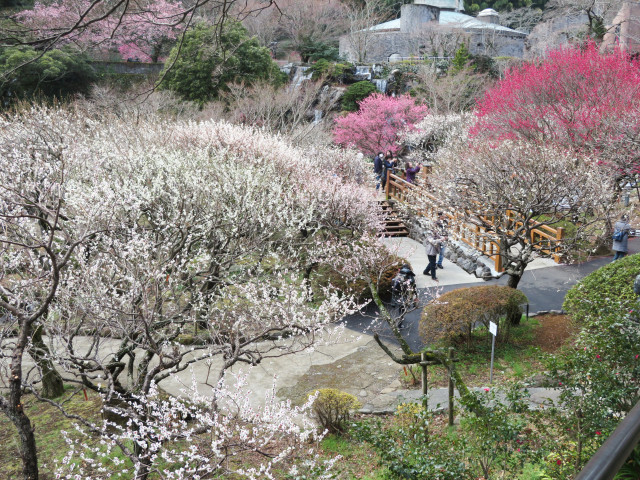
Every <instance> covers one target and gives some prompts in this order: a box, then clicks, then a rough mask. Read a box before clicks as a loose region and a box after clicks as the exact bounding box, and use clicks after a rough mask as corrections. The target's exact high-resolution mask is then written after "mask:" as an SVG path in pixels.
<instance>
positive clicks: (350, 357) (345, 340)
mask: <svg viewBox="0 0 640 480" xmlns="http://www.w3.org/2000/svg"><path fill="white" fill-rule="evenodd" d="M389 243H390V244H392V245H395V246H397V247H398V249H399V251H400V253H402V255H403V256H405V257H407V258H408V260H409V261H411V263H412V264H413V266H414V269H415V270H417V271H419V272H420V273H419V275H418V277H419V278H418V282H419V283H418V285H419V287H421V289H420V294H421V296H422V297H423V298H425V299H428V297H429V296H430V295H431V294H433V293H434V291H435V289H436V287H434V286H433V284H430V283H428V282H430V281H431V280H430V279H427V278H426V277H425V276H423V275H422V272H421V270H422V269H423V268H424V260H425V258H424V252H423V249H422V248H421V246H420V245H419V244H417V242H412V241H409V240H408V239H401V240H389ZM629 243H630V248H631V252H633V253H635V252H638V250H640V240H638V239H632V240H631V241H630V242H629ZM610 261H611V257H604V258H598V259H593V260H592V261H589V262H587V263H585V264H581V265H566V266H557V265H555V264H554V266H550V267H545V266H542V265H539V266H538V268H531V269H528V270H527V271H526V272H525V275H524V277H523V279H522V281H521V284H520V287H521V289H522V290H523V291H524V292H525V293H526V294H527V296H528V297H529V300H530V304H531V310H532V311H536V310H550V309H560V308H561V306H562V299H563V298H564V295H565V293H566V291H567V290H568V289H569V288H570V287H571V286H572V285H574V284H575V283H576V282H577V281H578V280H579V279H580V278H582V277H583V276H585V275H586V274H588V273H590V272H591V271H593V270H595V269H596V268H599V267H600V266H602V265H604V264H606V263H608V262H610ZM438 273H439V275H440V278H441V280H440V284H439V286H438V287H437V289H439V290H440V291H447V290H451V289H454V288H458V287H462V286H471V285H478V284H479V283H482V282H483V281H482V280H479V279H476V278H475V277H473V276H471V275H468V274H467V273H465V272H464V271H463V270H461V269H460V268H458V267H457V266H455V265H453V264H451V263H450V262H447V263H445V268H444V269H443V270H440V271H439V272H438ZM492 282H496V283H505V282H506V279H505V278H503V279H500V280H492ZM419 313H420V312H418V311H416V312H413V313H411V314H410V315H409V316H408V317H407V320H406V324H407V328H405V329H404V330H402V333H403V335H404V337H405V338H406V339H407V341H408V342H409V344H410V345H411V346H412V348H413V349H414V351H417V350H419V349H420V348H421V346H422V344H421V341H420V337H419V335H418V321H419ZM344 324H345V326H346V328H345V329H344V332H343V333H342V335H341V336H340V337H339V339H338V341H335V339H332V341H331V342H327V345H324V346H320V347H317V348H316V349H314V350H313V351H308V352H303V353H299V354H296V355H295V356H294V357H291V356H284V357H280V358H266V359H265V360H263V362H262V363H261V364H260V365H258V366H257V367H254V368H253V369H250V370H249V373H248V375H249V377H248V385H249V387H250V389H251V390H252V392H253V396H252V398H253V399H254V402H255V405H256V406H257V405H259V404H261V403H262V402H263V401H264V398H265V395H267V394H268V392H269V391H270V390H271V389H272V387H273V385H274V381H275V383H276V392H277V395H278V397H279V398H282V399H291V400H292V401H294V402H296V401H301V400H303V399H304V398H305V396H306V394H307V393H309V392H312V391H313V390H315V389H317V388H337V389H340V390H343V391H346V392H348V393H351V394H353V395H356V396H357V397H358V399H359V400H360V401H361V402H362V403H363V405H364V406H363V411H365V412H388V411H393V410H394V409H395V407H396V406H397V405H398V404H399V403H403V402H406V401H416V400H418V399H419V398H420V396H421V392H420V391H419V390H415V389H407V388H404V387H403V385H402V384H401V382H400V378H401V372H402V367H401V366H399V365H397V364H395V363H394V362H393V361H392V360H391V359H390V358H389V357H388V356H387V355H386V354H385V353H384V352H383V351H382V350H381V349H380V348H379V346H378V345H377V344H376V342H375V341H374V340H373V337H372V333H373V331H374V330H375V331H377V332H378V333H379V334H380V335H381V336H382V337H383V338H384V339H385V341H386V343H388V344H389V345H390V348H392V349H394V348H395V349H396V350H399V349H397V347H395V346H394V340H393V338H392V337H391V336H390V334H389V333H390V332H389V330H388V328H386V329H385V325H380V322H377V321H376V311H375V309H373V308H371V309H369V310H368V311H366V312H363V314H359V315H354V316H352V317H350V318H347V319H345V321H344ZM338 330H339V327H335V328H334V329H333V330H332V332H331V334H332V335H335V332H336V331H338ZM105 353H106V352H105ZM398 353H400V352H399V351H398ZM216 366H217V365H216V362H215V361H214V362H213V364H211V365H209V364H207V363H205V362H199V363H196V364H194V366H193V368H192V369H190V370H189V371H185V372H182V373H181V374H180V375H179V376H178V377H177V378H173V379H167V380H164V381H163V382H161V384H160V386H161V387H162V388H163V389H164V390H166V391H167V392H169V393H171V394H174V395H180V394H182V395H184V390H185V389H188V386H190V385H192V384H193V382H194V381H195V382H196V383H198V385H199V389H200V392H201V393H207V388H210V387H208V386H207V383H209V384H210V383H213V381H214V378H212V377H210V376H209V375H210V374H211V375H215V374H216V373H215V372H216V370H217V369H216ZM29 367H30V365H29V364H28V363H27V364H26V365H25V368H29ZM430 368H437V367H430ZM242 369H243V370H244V371H247V367H246V366H243V367H242ZM532 393H533V397H532V400H531V403H532V405H533V406H535V405H538V404H540V403H542V401H543V400H544V398H546V397H551V398H554V397H555V395H556V392H555V391H554V390H544V389H532ZM187 394H188V392H187ZM446 404H447V391H446V390H445V389H436V390H432V391H431V392H430V398H429V405H430V406H431V407H432V408H437V407H438V405H441V406H446Z"/></svg>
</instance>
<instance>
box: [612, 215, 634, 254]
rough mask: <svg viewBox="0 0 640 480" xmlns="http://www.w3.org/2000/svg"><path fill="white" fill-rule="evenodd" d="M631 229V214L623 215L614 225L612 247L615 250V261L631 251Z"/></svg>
mask: <svg viewBox="0 0 640 480" xmlns="http://www.w3.org/2000/svg"><path fill="white" fill-rule="evenodd" d="M630 231H631V225H629V216H628V215H626V214H625V215H622V217H620V220H618V221H617V222H616V224H615V225H614V227H613V247H611V249H612V250H613V251H614V252H615V255H614V256H613V260H612V261H613V262H615V261H616V260H618V259H619V258H622V257H624V256H625V255H626V254H627V252H628V251H629V245H628V242H629V232H630Z"/></svg>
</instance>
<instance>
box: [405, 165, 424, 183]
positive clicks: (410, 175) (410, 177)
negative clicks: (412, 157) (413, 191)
mask: <svg viewBox="0 0 640 480" xmlns="http://www.w3.org/2000/svg"><path fill="white" fill-rule="evenodd" d="M419 171H420V164H417V165H415V166H414V165H413V164H412V163H411V162H407V163H406V165H405V171H404V173H405V180H406V181H407V182H409V183H416V174H417V173H418V172H419Z"/></svg>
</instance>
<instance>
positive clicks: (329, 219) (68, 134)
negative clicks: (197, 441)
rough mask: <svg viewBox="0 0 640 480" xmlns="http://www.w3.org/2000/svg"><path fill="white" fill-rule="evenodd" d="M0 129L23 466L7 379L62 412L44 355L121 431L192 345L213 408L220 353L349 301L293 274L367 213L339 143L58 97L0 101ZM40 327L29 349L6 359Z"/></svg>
mask: <svg viewBox="0 0 640 480" xmlns="http://www.w3.org/2000/svg"><path fill="white" fill-rule="evenodd" d="M0 142H1V144H0V149H2V151H3V153H4V155H3V156H2V159H0V169H2V170H3V171H9V172H12V175H11V176H9V177H6V176H5V177H3V179H2V180H0V195H2V196H1V197H0V201H1V202H2V210H1V213H0V248H1V250H0V254H1V255H2V257H3V262H2V271H1V272H0V273H1V275H0V288H1V289H2V290H1V297H0V302H1V303H0V308H2V313H3V314H5V317H7V319H8V322H6V323H5V324H4V325H3V328H2V337H0V342H1V345H2V347H3V349H2V352H3V355H2V356H1V357H0V372H1V374H2V379H1V380H2V381H3V382H4V383H6V384H7V385H9V386H10V387H11V388H10V390H9V392H10V393H9V394H7V395H6V396H5V395H3V396H0V408H1V409H2V411H3V412H4V413H5V414H6V415H7V416H9V418H11V419H12V421H14V424H16V426H17V427H18V429H19V431H20V432H21V435H22V434H24V438H23V439H22V442H21V445H22V447H21V448H22V452H23V455H25V457H24V458H25V459H27V460H28V461H29V463H28V465H27V463H25V465H27V466H25V478H32V479H35V478H37V477H38V464H37V457H36V454H35V437H34V436H33V430H32V429H30V425H29V423H28V418H26V420H25V415H24V412H22V411H21V406H20V396H21V394H22V392H23V391H24V390H25V389H26V390H29V391H31V392H33V393H34V394H35V395H36V396H37V397H38V398H40V399H41V400H43V401H49V402H50V403H52V404H54V405H56V406H57V407H58V408H60V409H61V411H64V405H63V404H62V403H60V402H57V401H56V400H46V399H44V397H43V395H42V394H41V393H40V391H39V387H38V382H39V381H40V380H41V378H42V376H43V375H44V374H45V373H46V371H45V370H46V369H47V368H48V367H50V366H52V365H55V367H56V368H57V370H58V371H61V372H62V373H63V377H64V380H65V382H67V383H69V384H74V385H76V386H77V388H79V389H85V390H91V391H94V392H96V393H97V394H99V395H101V396H102V398H103V401H104V409H105V411H106V412H111V413H113V414H115V415H117V416H120V417H123V418H125V419H129V420H130V421H131V422H133V423H131V424H130V428H131V429H133V430H134V431H135V430H136V429H138V430H140V428H139V427H140V426H141V425H145V424H146V423H153V422H155V421H157V418H156V417H155V414H153V413H145V412H150V410H145V409H141V408H140V407H141V405H144V404H145V403H146V404H149V402H151V399H153V398H155V393H154V391H155V390H154V389H155V388H156V387H155V386H156V385H158V386H159V387H162V382H163V381H164V380H166V379H167V378H169V377H171V376H173V375H175V374H177V373H178V372H180V371H184V370H186V369H188V368H189V367H190V366H191V365H192V364H194V363H195V362H198V361H204V360H208V361H210V362H212V363H211V365H215V367H216V369H217V370H216V372H215V373H214V375H213V376H211V377H210V378H209V379H208V380H207V381H208V383H209V384H210V385H211V387H212V389H213V390H212V393H211V395H210V396H209V397H210V398H209V400H208V401H209V408H210V412H211V413H210V414H211V415H223V414H224V412H225V410H224V409H225V404H224V401H223V399H224V397H225V395H226V394H225V393H224V392H227V391H228V390H221V389H220V385H221V383H220V382H221V381H222V380H223V378H224V377H225V372H226V371H227V370H228V369H230V368H231V367H233V366H234V365H237V364H247V365H257V364H259V363H260V362H261V361H263V359H265V358H269V357H273V356H282V355H287V354H291V353H294V352H299V351H302V350H307V349H310V348H312V347H313V345H314V344H316V343H317V342H318V341H320V339H321V337H322V335H323V332H325V331H326V329H327V328H328V327H329V326H330V325H331V324H332V323H333V322H335V321H336V320H339V319H340V318H342V317H343V316H344V315H346V314H348V313H350V312H353V311H354V310H355V309H356V308H357V307H358V306H357V305H356V303H355V302H354V300H353V299H352V298H351V297H350V296H348V295H342V294H340V293H339V292H337V291H336V290H335V289H334V288H332V287H330V286H329V287H327V288H326V289H325V291H324V294H323V296H322V299H321V300H316V301H314V302H311V294H310V288H309V287H308V282H309V280H308V275H305V273H307V272H308V271H309V266H310V265H312V264H313V262H315V261H317V258H319V257H320V256H322V257H323V259H324V261H331V260H332V259H331V258H330V257H327V256H326V255H323V253H322V252H323V251H324V250H325V249H326V246H327V245H329V244H333V245H341V244H344V245H348V244H350V243H351V242H353V241H354V239H357V238H359V237H360V236H362V235H363V234H365V233H366V232H370V231H375V230H376V229H377V228H378V225H379V215H378V209H377V207H376V204H375V201H374V199H373V198H372V196H371V195H370V193H369V191H368V190H367V188H366V187H365V185H364V183H363V180H364V179H366V175H368V174H367V173H366V170H367V169H366V165H365V164H364V162H363V161H362V158H361V157H359V156H357V155H356V154H355V153H354V152H345V151H339V150H336V149H328V148H327V149H318V150H317V151H301V150H299V149H296V148H295V147H292V146H290V145H288V144H287V143H286V142H284V141H283V140H281V139H279V138H277V137H273V136H269V135H266V134H264V133H260V132H259V131H257V130H252V129H247V128H241V127H237V126H232V125H228V124H224V123H214V122H202V123H196V122H182V121H170V120H163V119H160V118H156V117H149V118H146V119H138V120H137V121H136V122H135V124H134V123H130V122H127V121H126V120H123V119H121V118H117V117H115V116H113V117H108V116H107V117H102V118H97V119H95V118H93V117H92V116H90V115H87V114H86V112H84V111H82V110H74V109H72V108H70V109H66V110H65V109H47V108H34V109H32V110H30V111H23V112H19V113H16V114H14V115H12V116H8V117H6V118H5V119H3V136H2V138H1V139H0ZM45 194H46V195H45ZM33 195H36V197H33ZM34 209H35V210H34ZM34 212H35V213H34ZM335 261H337V259H335ZM40 327H42V328H43V329H44V331H45V332H46V334H47V336H46V337H45V338H46V345H44V347H43V348H42V349H41V351H42V352H44V353H43V355H42V357H43V358H42V359H40V361H38V362H37V367H38V368H36V369H31V370H29V374H28V375H26V376H23V375H22V373H21V372H22V371H23V366H24V359H25V354H26V353H25V352H26V348H27V346H28V345H29V343H30V342H31V339H32V336H33V332H34V330H35V329H36V328H40ZM16 332H17V336H16ZM43 343H44V342H43ZM185 343H187V344H188V345H185ZM45 347H46V348H45ZM36 360H37V359H36ZM153 401H156V400H153ZM151 410H152V409H151ZM242 418H244V419H250V418H251V416H244V417H242ZM131 419H137V420H135V421H134V420H131ZM77 420H78V421H80V422H81V423H83V425H84V428H86V429H88V430H87V431H90V432H92V433H94V434H102V433H104V432H103V430H102V429H101V428H98V426H97V425H93V424H91V423H89V422H86V421H85V422H83V421H82V419H77ZM247 421H248V420H247ZM265 428H266V427H265ZM267 430H268V429H267ZM217 431H218V430H216V429H213V430H212V431H210V432H209V433H210V434H213V435H216V433H217ZM250 431H251V432H255V434H256V435H262V434H261V433H259V432H260V430H259V429H254V430H250ZM29 432H30V434H29ZM138 434H139V435H143V436H144V435H146V433H144V431H139V432H138ZM132 435H133V433H132ZM149 435H151V437H153V438H155V437H154V435H156V434H155V433H150V434H149ZM264 435H267V434H266V433H265V434H264ZM174 436H175V435H174ZM153 438H152V439H151V440H149V441H148V442H137V443H134V445H133V447H131V448H130V449H129V450H128V451H127V452H125V454H126V456H128V457H129V459H130V460H131V461H132V462H133V463H134V465H136V469H137V475H138V476H139V477H140V478H145V477H146V476H147V475H148V474H149V473H150V472H152V471H154V469H155V468H156V462H157V461H158V460H159V457H157V456H156V455H155V454H151V453H150V452H151V451H150V450H149V449H150V448H153V449H157V448H158V447H157V445H156V442H155V440H153ZM225 438H226V437H225ZM152 440H153V441H152ZM220 442H222V443H224V442H225V440H224V439H221V440H220ZM160 443H161V444H162V443H163V442H162V441H160ZM258 443H259V442H258ZM151 445H155V446H154V447H151ZM216 448H218V447H216ZM219 448H223V447H222V446H220V447H219ZM154 451H155V450H154ZM212 458H213V457H212ZM216 458H217V457H216ZM27 460H25V462H26V461H27ZM212 462H213V463H211V465H213V464H215V465H216V467H215V468H223V467H224V466H225V465H227V464H226V463H225V464H224V465H219V464H218V463H216V462H217V461H213V460H212ZM27 467H28V468H27ZM176 468H179V466H176ZM212 468H214V467H212ZM225 468H226V467H225ZM168 478H170V477H168Z"/></svg>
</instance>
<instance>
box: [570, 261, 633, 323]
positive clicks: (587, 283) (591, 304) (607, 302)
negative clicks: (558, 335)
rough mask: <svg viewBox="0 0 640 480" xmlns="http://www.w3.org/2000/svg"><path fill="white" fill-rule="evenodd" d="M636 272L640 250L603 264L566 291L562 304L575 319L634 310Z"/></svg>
mask: <svg viewBox="0 0 640 480" xmlns="http://www.w3.org/2000/svg"><path fill="white" fill-rule="evenodd" d="M639 273H640V254H636V255H629V256H627V257H623V258H621V259H620V260H616V261H615V262H613V263H610V264H608V265H605V266H604V267H601V268H599V269H598V270H596V271H595V272H592V273H591V274H589V275H587V276H586V277H584V278H583V279H582V280H581V281H580V282H578V283H577V284H576V285H574V286H573V287H572V288H571V290H569V291H568V292H567V295H566V296H565V297H564V304H563V308H564V309H565V310H566V311H567V313H568V314H569V315H571V318H572V319H573V320H574V321H577V322H585V321H589V320H594V319H595V320H597V319H598V318H600V317H604V316H608V315H611V314H614V313H615V314H617V313H618V312H620V311H629V310H636V309H637V305H638V304H637V301H638V296H637V295H636V294H635V293H634V292H633V282H634V280H635V278H636V275H638V274H639Z"/></svg>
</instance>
